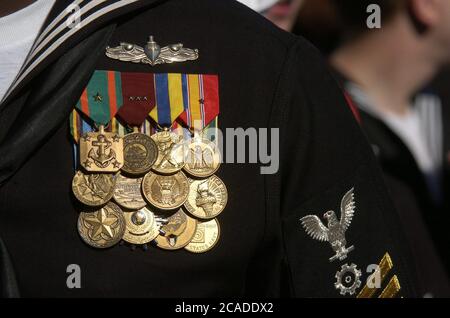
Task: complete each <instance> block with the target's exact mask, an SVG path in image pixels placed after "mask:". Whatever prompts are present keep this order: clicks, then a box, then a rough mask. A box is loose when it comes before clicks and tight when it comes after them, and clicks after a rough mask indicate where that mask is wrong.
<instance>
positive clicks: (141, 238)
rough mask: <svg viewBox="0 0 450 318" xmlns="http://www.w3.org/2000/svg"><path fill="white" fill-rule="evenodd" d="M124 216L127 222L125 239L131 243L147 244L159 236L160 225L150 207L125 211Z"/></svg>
mask: <svg viewBox="0 0 450 318" xmlns="http://www.w3.org/2000/svg"><path fill="white" fill-rule="evenodd" d="M124 217H125V224H126V227H125V234H124V235H123V239H124V241H127V242H128V243H131V244H139V245H140V244H147V243H149V242H151V241H153V240H154V239H155V238H156V237H157V236H158V234H159V226H158V225H157V224H156V220H155V215H154V214H153V212H151V211H150V210H149V209H147V208H142V209H140V210H138V211H134V212H124Z"/></svg>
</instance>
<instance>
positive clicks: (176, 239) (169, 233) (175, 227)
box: [155, 209, 197, 250]
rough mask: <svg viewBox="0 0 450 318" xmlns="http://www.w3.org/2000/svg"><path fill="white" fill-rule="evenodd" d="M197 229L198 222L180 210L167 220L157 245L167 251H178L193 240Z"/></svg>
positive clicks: (157, 239)
mask: <svg viewBox="0 0 450 318" xmlns="http://www.w3.org/2000/svg"><path fill="white" fill-rule="evenodd" d="M196 229H197V221H196V220H195V219H193V218H191V217H189V216H188V215H186V213H184V212H183V210H181V209H180V210H178V211H177V212H176V213H175V214H173V215H171V216H170V217H169V218H167V223H166V224H164V225H163V226H162V227H161V232H162V233H161V234H160V235H159V236H158V237H157V238H156V239H155V242H156V245H157V246H158V247H160V248H162V249H165V250H178V249H181V248H183V247H185V246H186V245H188V244H189V242H190V241H191V240H192V238H193V237H194V235H195V231H196Z"/></svg>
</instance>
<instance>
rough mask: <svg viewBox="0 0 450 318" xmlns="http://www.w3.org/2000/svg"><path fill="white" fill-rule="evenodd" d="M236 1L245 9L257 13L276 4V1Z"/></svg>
mask: <svg viewBox="0 0 450 318" xmlns="http://www.w3.org/2000/svg"><path fill="white" fill-rule="evenodd" d="M238 1H239V2H242V3H243V4H245V5H246V6H247V7H249V8H251V9H253V10H255V11H257V12H262V11H264V10H266V9H268V8H270V7H271V6H273V5H274V4H275V3H277V2H278V0H238Z"/></svg>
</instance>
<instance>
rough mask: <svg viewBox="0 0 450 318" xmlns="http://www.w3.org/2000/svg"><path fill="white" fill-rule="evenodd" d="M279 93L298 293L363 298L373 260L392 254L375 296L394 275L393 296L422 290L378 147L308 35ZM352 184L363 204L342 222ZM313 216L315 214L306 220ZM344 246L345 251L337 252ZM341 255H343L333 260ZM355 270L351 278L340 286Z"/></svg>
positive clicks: (284, 205)
mask: <svg viewBox="0 0 450 318" xmlns="http://www.w3.org/2000/svg"><path fill="white" fill-rule="evenodd" d="M275 99H276V101H277V104H276V105H275V108H274V110H273V113H274V116H275V118H276V119H275V120H274V122H275V123H276V124H275V125H278V127H280V135H281V138H280V140H281V145H280V149H281V151H280V172H279V178H280V192H279V194H280V197H279V205H280V215H281V233H282V234H281V235H282V245H283V255H284V264H285V268H286V271H287V277H288V284H289V292H290V294H291V295H292V296H296V297H341V296H347V297H356V296H357V295H358V293H360V292H361V290H362V289H363V288H364V286H365V283H366V279H367V277H368V276H369V274H370V273H371V271H370V267H369V266H370V265H371V264H375V265H376V264H380V261H381V260H382V259H383V257H384V256H386V255H388V257H389V259H390V260H391V261H392V268H390V269H389V271H388V273H387V274H386V277H385V278H384V280H383V281H382V282H381V285H380V286H379V287H377V290H376V292H375V293H374V294H373V295H372V296H374V295H375V296H376V295H380V294H382V292H383V291H384V290H385V289H386V290H387V287H392V282H391V280H394V283H396V282H398V284H397V285H395V286H394V287H395V288H394V289H396V290H397V289H398V290H397V292H396V293H393V294H389V295H388V294H387V293H385V295H388V296H392V297H394V296H396V297H398V296H406V297H407V296H414V295H415V291H414V285H415V283H414V277H415V270H414V264H412V262H411V257H410V251H409V250H408V247H407V244H405V241H404V239H403V233H402V228H401V225H400V223H399V220H398V218H397V214H396V212H395V211H394V210H393V207H392V204H391V201H390V199H389V197H388V195H387V191H386V190H385V186H384V183H383V181H382V177H381V173H380V170H379V168H378V166H377V163H376V161H375V158H374V156H373V154H372V151H371V149H370V146H369V144H368V142H367V140H366V139H365V137H364V135H363V134H362V132H361V130H360V128H359V126H358V124H357V122H356V120H355V119H354V117H353V115H352V113H351V110H350V109H349V107H348V105H347V103H346V101H345V99H344V97H343V94H342V92H341V91H340V89H339V88H338V85H337V84H336V82H335V81H334V79H333V78H332V76H331V74H330V72H329V70H328V68H327V66H326V62H325V61H324V60H323V59H322V58H321V57H320V54H319V53H318V52H317V51H316V50H315V49H314V48H312V47H311V46H310V45H309V44H307V43H306V42H305V41H303V40H302V39H300V40H299V42H298V43H297V45H296V46H295V47H294V48H293V49H292V50H291V52H290V56H289V57H288V60H287V62H286V65H285V72H284V74H283V75H282V78H281V81H280V86H279V88H278V92H277V95H276V98H275ZM352 189H353V194H354V197H353V200H354V204H355V210H354V213H353V216H352V217H351V216H350V217H348V215H347V218H346V219H345V220H342V218H343V217H345V213H344V212H343V211H344V210H342V211H341V201H342V199H343V198H344V196H345V194H346V193H349V192H350V191H351V190H352ZM327 211H333V212H334V214H335V216H336V222H338V223H337V225H336V223H334V224H335V226H334V227H332V226H331V223H333V222H332V221H333V220H332V218H329V219H328V220H326V219H325V217H324V214H325V213H326V212H327ZM308 215H311V216H312V217H308V218H306V219H304V218H305V217H306V216H308ZM315 217H316V218H317V219H316V218H315ZM302 219H303V220H304V221H305V222H302ZM318 220H320V221H319V222H317V221H318ZM328 222H330V223H328ZM303 223H305V227H304V226H303V225H302V224H303ZM344 223H345V225H342V224H344ZM307 232H309V234H311V235H309V234H308V233H307ZM325 232H326V235H325V237H324V236H323V234H324V233H325ZM321 235H322V236H321ZM312 236H315V238H313V237H312ZM317 238H319V239H320V238H321V239H322V241H320V240H318V239H317ZM332 244H334V247H333V246H332ZM336 244H338V245H339V244H340V245H342V247H343V248H344V249H345V250H340V253H336V250H335V248H336ZM346 250H348V251H347V252H345V251H346ZM336 255H337V256H339V255H340V256H343V257H342V258H341V259H336V257H335V259H333V256H336ZM344 256H345V257H344ZM330 259H332V261H330ZM352 265H355V266H352ZM352 268H353V270H352ZM354 269H357V271H356V270H354ZM358 271H359V272H360V275H354V274H358ZM347 274H349V275H350V277H351V279H349V280H348V283H347V284H345V283H344V284H342V285H340V284H339V283H340V282H342V281H345V277H346V275H347ZM394 276H395V278H393V277H394ZM339 279H341V281H339ZM352 279H353V281H352ZM353 282H354V283H355V284H353ZM358 282H360V283H358Z"/></svg>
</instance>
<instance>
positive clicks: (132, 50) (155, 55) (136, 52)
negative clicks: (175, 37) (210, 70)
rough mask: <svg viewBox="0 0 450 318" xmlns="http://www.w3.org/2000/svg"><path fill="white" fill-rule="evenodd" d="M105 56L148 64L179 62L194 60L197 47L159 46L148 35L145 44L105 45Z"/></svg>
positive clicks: (196, 57)
mask: <svg viewBox="0 0 450 318" xmlns="http://www.w3.org/2000/svg"><path fill="white" fill-rule="evenodd" d="M106 56H107V57H109V58H112V59H115V60H119V61H124V62H132V63H142V64H149V65H150V66H155V65H158V64H166V63H168V64H170V63H180V62H185V61H194V60H197V59H198V57H199V53H198V50H197V49H188V48H185V47H184V46H183V44H182V43H177V44H171V45H168V46H164V47H160V46H159V45H158V43H156V42H155V40H154V38H153V36H150V37H149V40H148V42H147V44H146V45H145V46H144V47H141V46H139V45H136V44H131V43H126V42H121V43H120V45H119V46H116V47H109V46H108V47H107V48H106Z"/></svg>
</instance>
